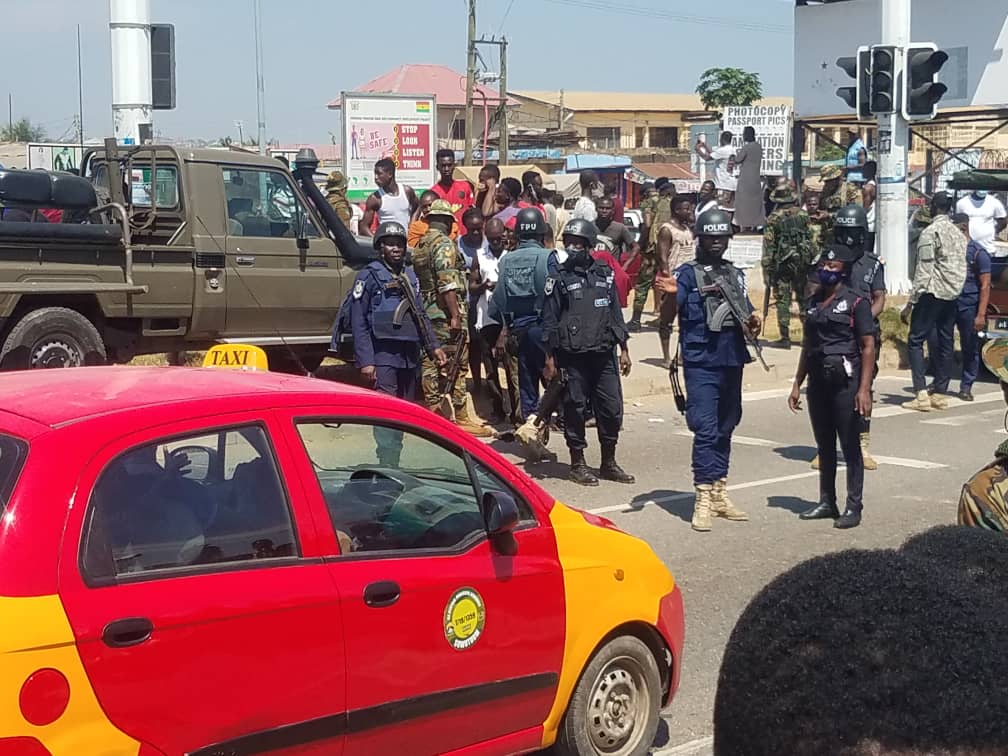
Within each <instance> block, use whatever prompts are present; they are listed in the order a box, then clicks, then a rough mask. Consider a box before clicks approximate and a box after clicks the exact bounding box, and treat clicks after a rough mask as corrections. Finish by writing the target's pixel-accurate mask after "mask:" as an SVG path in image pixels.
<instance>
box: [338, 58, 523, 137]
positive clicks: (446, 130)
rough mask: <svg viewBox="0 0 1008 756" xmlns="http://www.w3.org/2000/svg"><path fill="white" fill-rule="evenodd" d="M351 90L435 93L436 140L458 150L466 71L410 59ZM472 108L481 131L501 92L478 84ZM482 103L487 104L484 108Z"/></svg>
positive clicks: (462, 133)
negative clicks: (404, 63) (409, 62)
mask: <svg viewBox="0 0 1008 756" xmlns="http://www.w3.org/2000/svg"><path fill="white" fill-rule="evenodd" d="M353 91H354V92H375V93H388V94H416V95H419V94H423V95H434V97H435V100H436V102H437V111H438V112H437V124H438V144H439V145H440V146H442V147H450V148H452V149H455V150H461V149H463V147H464V142H463V140H464V139H465V101H466V75H465V74H464V73H459V72H458V71H455V70H453V69H451V68H449V67H448V66H439V65H435V64H433V63H411V64H407V65H403V66H398V67H397V68H394V69H392V70H391V71H389V72H387V73H384V74H382V75H381V76H379V77H377V78H375V79H372V80H371V81H369V82H367V83H366V84H362V85H361V86H359V87H357V88H355V89H354V90H353ZM473 103H474V105H475V111H474V113H473V120H474V121H475V128H474V129H473V130H474V132H475V133H476V134H477V135H480V136H482V134H483V123H484V115H487V116H489V118H490V120H491V122H492V120H493V113H494V110H496V109H497V107H499V105H500V103H501V96H500V92H499V91H498V90H496V89H493V88H491V87H487V86H484V85H482V84H477V85H476V89H475V91H474V94H473ZM484 104H485V105H486V108H485V111H484ZM340 105H341V102H340V100H339V99H335V100H333V101H332V102H330V103H329V106H328V107H329V109H330V110H339V109H340ZM508 106H509V107H517V106H518V102H517V100H514V99H511V98H508Z"/></svg>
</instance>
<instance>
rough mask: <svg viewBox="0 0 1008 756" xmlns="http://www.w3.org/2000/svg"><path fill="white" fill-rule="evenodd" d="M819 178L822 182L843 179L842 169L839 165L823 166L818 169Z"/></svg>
mask: <svg viewBox="0 0 1008 756" xmlns="http://www.w3.org/2000/svg"><path fill="white" fill-rule="evenodd" d="M819 178H820V179H822V180H823V181H833V180H834V179H838V178H843V169H842V168H841V167H840V166H839V165H824V166H823V167H822V168H820V169H819Z"/></svg>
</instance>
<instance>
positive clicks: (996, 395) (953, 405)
mask: <svg viewBox="0 0 1008 756" xmlns="http://www.w3.org/2000/svg"><path fill="white" fill-rule="evenodd" d="M948 399H949V409H950V410H951V409H958V408H959V407H969V406H970V405H972V404H989V403H990V402H999V401H1003V400H1004V397H1003V396H1002V394H1001V392H1000V391H992V392H990V393H987V394H980V395H979V396H977V397H976V398H975V399H974V400H973V401H972V402H964V401H962V400H960V399H956V398H954V397H948ZM909 400H910V397H909V396H907V401H909ZM946 411H947V410H932V411H931V412H918V411H917V410H911V409H906V408H905V407H903V405H902V404H890V405H887V406H885V407H877V408H876V409H874V410H873V411H872V419H873V420H874V419H876V418H880V417H894V416H896V415H913V414H919V415H925V416H928V417H933V416H935V415H938V414H940V413H941V412H946Z"/></svg>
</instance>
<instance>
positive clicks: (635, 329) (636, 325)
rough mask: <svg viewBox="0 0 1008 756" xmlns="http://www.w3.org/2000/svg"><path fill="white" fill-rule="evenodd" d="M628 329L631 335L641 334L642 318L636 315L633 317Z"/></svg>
mask: <svg viewBox="0 0 1008 756" xmlns="http://www.w3.org/2000/svg"><path fill="white" fill-rule="evenodd" d="M626 329H627V330H628V331H629V332H630V333H640V329H641V324H640V316H639V315H636V314H635V315H634V316H633V319H632V320H630V322H629V323H627V324H626Z"/></svg>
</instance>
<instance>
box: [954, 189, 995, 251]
mask: <svg viewBox="0 0 1008 756" xmlns="http://www.w3.org/2000/svg"><path fill="white" fill-rule="evenodd" d="M956 212H957V213H962V214H963V215H968V216H969V219H970V224H969V235H970V238H971V239H972V240H973V241H975V242H976V243H977V244H979V245H981V246H982V247H983V248H984V249H986V250H987V253H988V254H991V255H993V254H994V251H995V249H996V247H995V244H994V239H995V237H996V236H997V235H998V234H999V233H1001V232H1002V231H1004V230H1005V226H1008V213H1006V212H1005V206H1004V205H1003V204H1002V203H1001V200H999V199H998V198H997V197H994V196H993V195H990V194H987V192H986V191H985V190H983V189H975V190H973V193H972V194H970V195H968V196H966V197H963V198H962V199H961V200H959V202H958V203H956Z"/></svg>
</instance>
